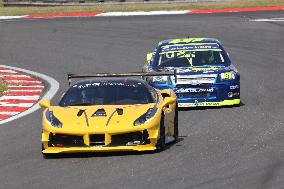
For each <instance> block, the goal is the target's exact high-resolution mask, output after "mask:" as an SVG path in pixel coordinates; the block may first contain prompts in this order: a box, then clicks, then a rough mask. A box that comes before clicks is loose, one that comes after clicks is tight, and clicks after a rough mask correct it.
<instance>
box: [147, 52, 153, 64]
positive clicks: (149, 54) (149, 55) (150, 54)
mask: <svg viewBox="0 0 284 189" xmlns="http://www.w3.org/2000/svg"><path fill="white" fill-rule="evenodd" d="M152 58H153V53H148V54H147V63H148V64H150V62H151V60H152Z"/></svg>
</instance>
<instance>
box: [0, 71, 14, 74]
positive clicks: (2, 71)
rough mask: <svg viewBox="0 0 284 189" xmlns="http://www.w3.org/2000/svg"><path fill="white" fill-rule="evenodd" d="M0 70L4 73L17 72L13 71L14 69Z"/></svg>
mask: <svg viewBox="0 0 284 189" xmlns="http://www.w3.org/2000/svg"><path fill="white" fill-rule="evenodd" d="M0 72H4V73H14V74H16V73H18V72H15V71H13V70H0Z"/></svg>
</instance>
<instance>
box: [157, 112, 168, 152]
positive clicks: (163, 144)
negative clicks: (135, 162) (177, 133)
mask: <svg viewBox="0 0 284 189" xmlns="http://www.w3.org/2000/svg"><path fill="white" fill-rule="evenodd" d="M165 133H166V130H165V124H164V112H163V113H162V116H161V121H160V136H159V139H158V142H157V144H156V148H157V151H163V150H164V149H165V147H166V134H165Z"/></svg>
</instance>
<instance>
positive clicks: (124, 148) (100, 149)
mask: <svg viewBox="0 0 284 189" xmlns="http://www.w3.org/2000/svg"><path fill="white" fill-rule="evenodd" d="M153 150H156V147H155V146H153V145H152V144H147V145H137V146H108V147H106V146H94V147H91V146H90V147H89V146H88V147H64V148H60V147H49V148H48V149H45V150H43V151H42V153H44V154H57V153H80V152H81V153H83V152H117V151H153Z"/></svg>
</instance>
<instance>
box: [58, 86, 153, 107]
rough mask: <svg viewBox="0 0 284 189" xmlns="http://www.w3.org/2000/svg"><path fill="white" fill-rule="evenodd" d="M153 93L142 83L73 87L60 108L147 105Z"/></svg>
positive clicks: (151, 100)
mask: <svg viewBox="0 0 284 189" xmlns="http://www.w3.org/2000/svg"><path fill="white" fill-rule="evenodd" d="M155 95H156V94H155V93H154V92H153V91H151V90H149V88H148V87H146V86H145V84H142V83H123V82H113V81H112V82H96V83H84V84H78V85H76V84H75V85H73V86H72V87H71V88H70V89H69V90H68V91H67V92H66V94H65V95H64V96H63V98H62V99H61V101H60V103H59V105H60V106H88V105H125V104H147V103H153V102H154V101H155V98H156V97H155Z"/></svg>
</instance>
